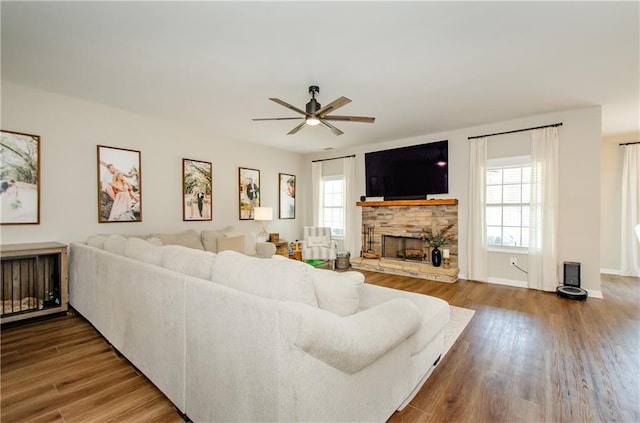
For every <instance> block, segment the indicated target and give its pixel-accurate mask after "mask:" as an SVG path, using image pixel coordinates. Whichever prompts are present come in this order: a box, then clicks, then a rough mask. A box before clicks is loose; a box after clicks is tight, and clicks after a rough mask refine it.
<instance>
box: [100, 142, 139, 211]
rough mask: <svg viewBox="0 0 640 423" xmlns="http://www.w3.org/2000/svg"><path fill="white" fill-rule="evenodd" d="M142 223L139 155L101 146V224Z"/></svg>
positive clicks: (136, 152) (133, 151)
mask: <svg viewBox="0 0 640 423" xmlns="http://www.w3.org/2000/svg"><path fill="white" fill-rule="evenodd" d="M111 222H142V169H141V165H140V151H137V150H128V149H125V148H117V147H107V146H104V145H99V146H98V223H111Z"/></svg>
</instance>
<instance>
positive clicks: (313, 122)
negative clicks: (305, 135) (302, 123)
mask: <svg viewBox="0 0 640 423" xmlns="http://www.w3.org/2000/svg"><path fill="white" fill-rule="evenodd" d="M307 125H311V126H316V125H320V119H318V118H317V117H315V116H309V117H307Z"/></svg>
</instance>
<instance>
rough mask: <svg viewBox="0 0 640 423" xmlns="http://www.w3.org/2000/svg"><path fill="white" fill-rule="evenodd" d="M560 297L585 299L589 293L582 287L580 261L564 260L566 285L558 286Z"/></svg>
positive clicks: (557, 291)
mask: <svg viewBox="0 0 640 423" xmlns="http://www.w3.org/2000/svg"><path fill="white" fill-rule="evenodd" d="M556 293H557V294H558V297H562V298H567V299H569V300H581V301H584V300H586V299H587V296H588V295H589V294H588V293H587V291H586V290H584V289H582V288H580V263H576V262H573V261H565V262H564V285H561V286H559V287H558V288H556Z"/></svg>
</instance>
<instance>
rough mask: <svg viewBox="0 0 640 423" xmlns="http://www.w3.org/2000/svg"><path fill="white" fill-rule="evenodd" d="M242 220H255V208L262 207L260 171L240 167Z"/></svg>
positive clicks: (240, 208)
mask: <svg viewBox="0 0 640 423" xmlns="http://www.w3.org/2000/svg"><path fill="white" fill-rule="evenodd" d="M238 174H239V187H240V188H239V191H240V198H239V205H240V206H239V210H240V220H253V209H255V208H256V207H260V171H259V170H257V169H247V168H244V167H241V168H239V171H238Z"/></svg>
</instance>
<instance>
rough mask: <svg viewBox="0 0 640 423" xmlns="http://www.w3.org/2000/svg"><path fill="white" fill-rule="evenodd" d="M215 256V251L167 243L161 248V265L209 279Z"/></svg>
mask: <svg viewBox="0 0 640 423" xmlns="http://www.w3.org/2000/svg"><path fill="white" fill-rule="evenodd" d="M215 258H216V254H215V253H212V252H209V251H200V250H194V249H193V248H187V247H183V246H182V245H167V246H165V247H163V248H162V267H164V268H165V269H169V270H173V271H176V272H180V273H183V274H185V275H190V276H195V277H196V278H200V279H207V280H210V279H211V268H212V267H213V262H214V260H215Z"/></svg>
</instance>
